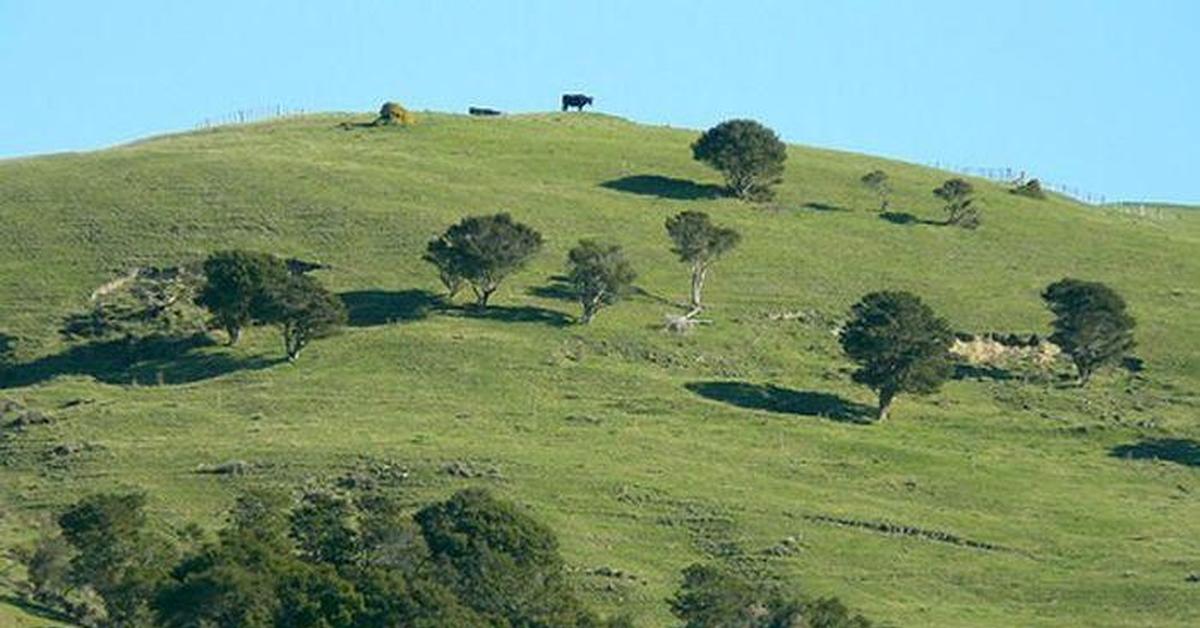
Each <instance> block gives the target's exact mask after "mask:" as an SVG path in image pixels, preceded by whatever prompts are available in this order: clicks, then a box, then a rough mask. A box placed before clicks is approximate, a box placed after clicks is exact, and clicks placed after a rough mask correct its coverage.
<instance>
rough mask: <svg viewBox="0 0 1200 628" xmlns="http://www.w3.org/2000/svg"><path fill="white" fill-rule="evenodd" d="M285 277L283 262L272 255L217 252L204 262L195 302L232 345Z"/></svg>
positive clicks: (263, 309)
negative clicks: (202, 274) (202, 308)
mask: <svg viewBox="0 0 1200 628" xmlns="http://www.w3.org/2000/svg"><path fill="white" fill-rule="evenodd" d="M287 278H288V268H287V264H286V263H285V262H284V261H283V260H281V259H279V258H277V257H275V256H273V255H268V254H266V253H254V252H251V251H220V252H218V253H213V254H212V255H210V256H209V257H208V259H206V260H205V261H204V287H203V288H202V289H201V290H200V293H199V294H198V295H197V296H196V304H197V305H200V306H201V307H204V308H206V309H207V310H208V311H209V312H210V313H211V315H212V323H213V325H215V326H216V327H219V328H221V329H222V330H224V331H225V333H226V335H227V336H228V338H229V344H231V345H232V344H236V343H237V341H238V339H240V338H241V337H242V329H243V328H245V327H246V326H247V325H250V324H251V323H252V322H254V321H255V320H256V319H261V318H262V316H263V314H264V312H265V308H266V305H267V302H268V297H267V295H268V294H269V293H270V291H271V290H272V289H273V288H274V287H275V286H278V285H280V284H283V283H284V282H286V281H287Z"/></svg>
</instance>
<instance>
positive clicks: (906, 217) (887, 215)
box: [879, 212, 946, 227]
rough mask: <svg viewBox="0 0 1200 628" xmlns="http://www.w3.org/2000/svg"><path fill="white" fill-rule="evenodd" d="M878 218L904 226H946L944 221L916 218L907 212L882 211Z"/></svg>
mask: <svg viewBox="0 0 1200 628" xmlns="http://www.w3.org/2000/svg"><path fill="white" fill-rule="evenodd" d="M879 219H880V220H886V221H888V222H890V223H892V224H893V225H904V226H912V225H931V226H934V227H945V226H946V223H945V222H944V221H940V220H926V219H924V218H917V217H916V216H914V215H912V214H910V213H908V212H883V213H882V214H879Z"/></svg>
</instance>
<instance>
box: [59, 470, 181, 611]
mask: <svg viewBox="0 0 1200 628" xmlns="http://www.w3.org/2000/svg"><path fill="white" fill-rule="evenodd" d="M145 506H146V498H145V496H144V495H143V494H141V493H128V494H115V493H105V494H98V495H94V496H91V497H88V498H85V499H83V500H81V501H80V502H78V503H76V504H75V505H74V506H72V507H70V508H68V509H67V510H66V511H64V512H63V513H62V514H61V515H60V516H59V518H58V525H59V528H60V530H61V533H62V537H63V538H64V539H66V541H67V542H68V543H69V544H70V546H71V548H72V550H73V556H72V558H71V560H70V571H69V576H68V577H69V579H70V581H71V583H72V584H73V585H75V586H76V587H80V588H84V589H87V590H90V591H93V592H95V594H96V595H98V596H99V597H100V599H101V600H102V601H103V603H104V615H103V616H104V618H105V619H104V622H105V624H106V625H112V626H135V625H140V624H143V623H145V622H146V621H147V619H148V617H149V614H150V607H149V604H150V601H151V599H152V597H153V594H154V590H155V589H156V588H157V587H158V586H159V584H160V583H161V581H162V580H163V579H164V578H165V577H166V573H167V567H168V565H169V564H170V560H171V557H170V554H169V553H168V551H167V550H166V548H165V547H164V545H163V544H162V542H161V541H160V540H159V539H157V538H155V537H154V536H153V535H152V534H151V533H150V532H149V531H148V530H147V525H146V514H145Z"/></svg>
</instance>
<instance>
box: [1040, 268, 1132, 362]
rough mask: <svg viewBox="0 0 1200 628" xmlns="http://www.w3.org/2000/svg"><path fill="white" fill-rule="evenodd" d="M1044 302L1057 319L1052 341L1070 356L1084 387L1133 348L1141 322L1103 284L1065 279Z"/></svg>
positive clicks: (1044, 295) (1049, 288)
mask: <svg viewBox="0 0 1200 628" xmlns="http://www.w3.org/2000/svg"><path fill="white" fill-rule="evenodd" d="M1042 299H1044V300H1045V302H1046V307H1048V308H1050V311H1051V312H1053V313H1054V316H1055V318H1054V323H1053V327H1054V333H1053V334H1051V335H1050V342H1053V343H1054V344H1056V345H1058V346H1059V347H1060V348H1061V349H1062V350H1063V353H1066V354H1067V355H1068V356H1070V358H1071V361H1072V362H1074V363H1075V369H1076V372H1077V373H1078V374H1079V381H1080V383H1081V384H1086V383H1087V382H1088V380H1089V379H1091V377H1092V374H1093V373H1095V372H1096V369H1098V368H1100V367H1102V366H1104V365H1105V364H1111V363H1114V362H1117V361H1119V360H1120V359H1121V358H1123V357H1125V356H1126V355H1127V354H1128V353H1129V351H1130V350H1132V349H1133V347H1134V344H1135V343H1134V339H1133V329H1134V327H1135V326H1136V325H1137V321H1136V320H1134V318H1133V316H1131V315H1129V314H1128V313H1127V312H1126V311H1125V300H1124V299H1123V298H1121V295H1119V294H1117V292H1116V291H1115V290H1113V289H1112V288H1110V287H1108V286H1106V285H1104V284H1103V283H1100V282H1098V281H1081V280H1079V279H1070V278H1066V279H1062V280H1060V281H1056V282H1054V283H1052V284H1050V285H1049V286H1047V287H1046V289H1045V290H1044V291H1043V292H1042Z"/></svg>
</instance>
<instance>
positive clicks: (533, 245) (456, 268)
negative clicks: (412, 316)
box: [424, 213, 542, 308]
mask: <svg viewBox="0 0 1200 628" xmlns="http://www.w3.org/2000/svg"><path fill="white" fill-rule="evenodd" d="M541 248H542V235H541V234H540V233H538V232H537V231H535V230H534V229H533V228H532V227H529V226H527V225H524V224H521V223H519V222H514V221H513V219H512V216H510V215H508V214H507V213H502V214H493V215H490V216H469V217H467V218H463V219H462V220H461V221H460V222H459V223H458V224H456V225H453V226H451V227H450V228H449V229H447V230H446V232H445V233H443V234H442V235H441V236H439V237H438V238H437V239H435V240H433V241H432V242H430V243H429V246H428V247H427V249H426V253H425V256H424V259H425V260H426V261H428V262H429V263H431V264H433V265H434V266H435V267H436V268H437V269H438V275H439V276H440V277H441V278H442V283H444V284H446V287H447V289H449V290H452V291H454V290H455V288H454V286H457V285H459V284H460V283H461V282H465V283H467V284H469V285H470V286H471V290H472V291H474V292H475V304H476V305H477V306H479V307H481V308H483V307H487V304H488V299H490V298H491V296H492V293H494V292H495V291H496V289H497V288H499V287H500V282H501V281H504V279H505V278H506V277H508V276H509V275H511V274H512V273H515V272H517V271H518V270H520V269H521V268H523V267H524V266H525V264H526V263H527V262H528V261H529V259H530V258H532V257H533V256H534V254H536V253H537V252H538V251H539V250H541Z"/></svg>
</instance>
